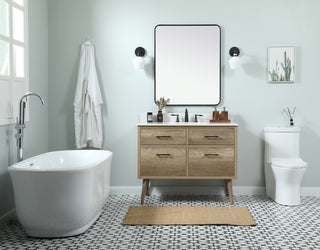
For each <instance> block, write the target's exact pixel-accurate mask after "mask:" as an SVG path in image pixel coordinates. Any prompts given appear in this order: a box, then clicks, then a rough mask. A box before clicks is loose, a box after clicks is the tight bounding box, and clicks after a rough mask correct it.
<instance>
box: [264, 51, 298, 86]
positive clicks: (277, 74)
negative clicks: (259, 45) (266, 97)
mask: <svg viewBox="0 0 320 250" xmlns="http://www.w3.org/2000/svg"><path fill="white" fill-rule="evenodd" d="M295 64H296V62H295V47H294V46H271V47H269V48H268V69H267V79H268V82H270V83H293V82H295V78H296V70H295V68H296V67H295Z"/></svg>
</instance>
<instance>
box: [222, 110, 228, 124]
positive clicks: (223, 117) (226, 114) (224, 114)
mask: <svg viewBox="0 0 320 250" xmlns="http://www.w3.org/2000/svg"><path fill="white" fill-rule="evenodd" d="M221 120H223V121H226V120H228V111H226V107H223V111H221Z"/></svg>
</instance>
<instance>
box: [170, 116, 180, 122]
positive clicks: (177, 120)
mask: <svg viewBox="0 0 320 250" xmlns="http://www.w3.org/2000/svg"><path fill="white" fill-rule="evenodd" d="M171 116H176V117H177V119H176V122H180V120H179V115H178V114H171Z"/></svg>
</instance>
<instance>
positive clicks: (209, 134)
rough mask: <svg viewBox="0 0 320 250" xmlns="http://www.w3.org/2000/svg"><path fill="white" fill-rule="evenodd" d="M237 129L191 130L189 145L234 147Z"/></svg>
mask: <svg viewBox="0 0 320 250" xmlns="http://www.w3.org/2000/svg"><path fill="white" fill-rule="evenodd" d="M234 138H235V129H234V128H232V127H230V128H228V127H215V128H189V140H188V142H189V145H234V144H235V140H234Z"/></svg>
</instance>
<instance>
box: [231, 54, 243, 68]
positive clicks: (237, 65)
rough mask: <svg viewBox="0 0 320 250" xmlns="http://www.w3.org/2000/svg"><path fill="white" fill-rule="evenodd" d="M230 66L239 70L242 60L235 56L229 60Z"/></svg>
mask: <svg viewBox="0 0 320 250" xmlns="http://www.w3.org/2000/svg"><path fill="white" fill-rule="evenodd" d="M229 66H230V68H231V69H239V68H240V67H241V60H240V58H239V56H233V57H231V58H230V60H229Z"/></svg>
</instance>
